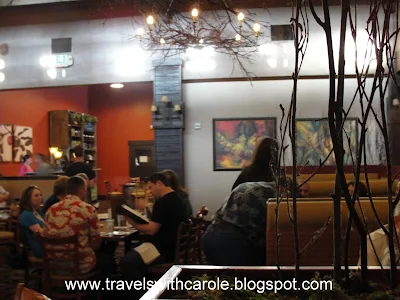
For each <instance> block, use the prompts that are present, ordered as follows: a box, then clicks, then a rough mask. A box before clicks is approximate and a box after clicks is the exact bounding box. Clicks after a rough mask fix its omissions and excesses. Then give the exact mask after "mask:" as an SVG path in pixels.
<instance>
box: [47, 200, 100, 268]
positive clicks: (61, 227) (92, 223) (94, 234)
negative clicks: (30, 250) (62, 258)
mask: <svg viewBox="0 0 400 300" xmlns="http://www.w3.org/2000/svg"><path fill="white" fill-rule="evenodd" d="M44 235H45V236H48V237H69V236H73V235H78V240H79V258H80V263H79V268H80V271H81V273H87V272H89V271H91V270H92V269H93V268H94V267H95V266H96V254H95V253H94V250H93V248H92V247H91V246H90V241H91V240H97V241H98V240H100V239H101V236H100V231H99V220H98V218H97V212H96V208H95V207H94V206H92V205H90V204H87V203H86V202H84V201H82V200H80V199H79V198H78V197H77V196H72V195H68V196H67V197H65V198H64V200H62V201H60V202H58V203H56V204H53V205H52V206H50V208H49V209H48V210H47V212H46V215H45V227H44ZM66 251H68V249H66Z"/></svg>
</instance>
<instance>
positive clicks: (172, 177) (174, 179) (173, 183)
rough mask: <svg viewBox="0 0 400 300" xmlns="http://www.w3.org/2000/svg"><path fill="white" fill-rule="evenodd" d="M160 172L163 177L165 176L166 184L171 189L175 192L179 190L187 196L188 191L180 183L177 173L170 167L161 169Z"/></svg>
mask: <svg viewBox="0 0 400 300" xmlns="http://www.w3.org/2000/svg"><path fill="white" fill-rule="evenodd" d="M161 174H164V175H165V177H167V180H168V184H169V186H170V188H171V189H173V190H174V191H175V192H179V193H180V194H182V195H183V196H184V197H187V196H189V193H188V191H187V190H186V189H185V188H184V187H183V186H182V185H181V183H180V180H179V176H178V174H176V173H175V172H174V171H172V170H170V169H166V170H163V171H161Z"/></svg>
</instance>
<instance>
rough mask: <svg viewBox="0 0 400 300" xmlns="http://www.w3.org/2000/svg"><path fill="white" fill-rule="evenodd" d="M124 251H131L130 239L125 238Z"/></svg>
mask: <svg viewBox="0 0 400 300" xmlns="http://www.w3.org/2000/svg"><path fill="white" fill-rule="evenodd" d="M124 251H125V254H127V253H128V252H129V251H131V241H130V240H125V242H124Z"/></svg>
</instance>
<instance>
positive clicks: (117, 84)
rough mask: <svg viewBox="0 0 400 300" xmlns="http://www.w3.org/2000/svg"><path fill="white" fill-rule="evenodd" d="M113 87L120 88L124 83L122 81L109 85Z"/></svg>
mask: <svg viewBox="0 0 400 300" xmlns="http://www.w3.org/2000/svg"><path fill="white" fill-rule="evenodd" d="M110 87H112V88H113V89H122V88H123V87H124V85H123V84H122V83H113V84H111V85H110Z"/></svg>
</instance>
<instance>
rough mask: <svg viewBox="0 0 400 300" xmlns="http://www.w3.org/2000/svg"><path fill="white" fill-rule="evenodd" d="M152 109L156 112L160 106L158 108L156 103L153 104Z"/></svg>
mask: <svg viewBox="0 0 400 300" xmlns="http://www.w3.org/2000/svg"><path fill="white" fill-rule="evenodd" d="M151 111H152V112H153V113H156V112H157V111H158V108H157V106H155V105H154V104H153V105H152V106H151Z"/></svg>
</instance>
